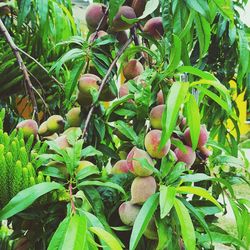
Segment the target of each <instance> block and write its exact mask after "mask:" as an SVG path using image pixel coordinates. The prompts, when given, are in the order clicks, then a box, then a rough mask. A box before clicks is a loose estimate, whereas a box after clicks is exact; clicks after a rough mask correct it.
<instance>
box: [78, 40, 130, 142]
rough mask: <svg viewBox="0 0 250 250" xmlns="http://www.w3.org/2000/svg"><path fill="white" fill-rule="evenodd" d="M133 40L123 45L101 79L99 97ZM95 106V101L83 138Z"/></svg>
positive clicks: (86, 122) (88, 116) (87, 119)
mask: <svg viewBox="0 0 250 250" xmlns="http://www.w3.org/2000/svg"><path fill="white" fill-rule="evenodd" d="M132 40H133V39H132V37H130V38H129V39H128V40H127V42H126V43H125V44H124V45H123V47H122V48H121V49H120V50H119V51H118V52H117V54H116V57H115V58H114V60H113V62H112V63H111V65H110V66H109V69H108V71H107V73H106V75H105V76H104V78H103V79H102V81H101V85H100V88H99V90H98V94H97V99H99V96H100V94H101V92H102V90H103V88H104V86H105V84H106V83H107V81H108V79H109V76H110V74H111V73H112V70H113V68H114V67H115V65H116V63H117V61H118V59H119V58H120V56H121V55H122V53H123V52H124V51H125V50H126V48H127V47H128V46H129V44H130V43H131V42H132ZM94 108H95V103H93V104H92V105H91V108H90V110H89V113H88V115H87V118H86V121H85V125H84V128H83V132H82V138H85V135H86V133H87V129H88V125H89V122H90V119H91V116H92V114H93V111H94Z"/></svg>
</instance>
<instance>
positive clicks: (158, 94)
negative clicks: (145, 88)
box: [157, 90, 164, 105]
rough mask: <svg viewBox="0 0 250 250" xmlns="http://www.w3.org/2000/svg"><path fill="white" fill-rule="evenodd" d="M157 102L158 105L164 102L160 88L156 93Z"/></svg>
mask: <svg viewBox="0 0 250 250" xmlns="http://www.w3.org/2000/svg"><path fill="white" fill-rule="evenodd" d="M157 103H158V105H161V104H164V97H163V92H162V90H160V91H159V92H158V93H157Z"/></svg>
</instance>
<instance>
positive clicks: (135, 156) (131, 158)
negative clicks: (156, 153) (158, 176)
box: [127, 147, 154, 176]
mask: <svg viewBox="0 0 250 250" xmlns="http://www.w3.org/2000/svg"><path fill="white" fill-rule="evenodd" d="M139 160H146V161H147V162H148V164H150V165H151V166H154V163H153V160H152V159H151V157H150V156H149V155H148V153H147V152H146V151H144V150H142V149H139V148H137V147H133V148H132V149H131V151H130V152H129V154H128V156H127V163H128V169H129V171H130V172H131V173H133V174H134V175H137V176H149V175H151V174H152V173H153V171H152V170H150V169H148V168H146V167H144V166H143V165H142V163H141V162H140V161H139Z"/></svg>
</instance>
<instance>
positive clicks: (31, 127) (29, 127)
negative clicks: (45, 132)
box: [16, 119, 38, 139]
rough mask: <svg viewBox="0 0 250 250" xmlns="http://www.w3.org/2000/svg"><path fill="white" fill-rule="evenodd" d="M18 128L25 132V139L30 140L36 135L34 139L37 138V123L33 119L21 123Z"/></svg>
mask: <svg viewBox="0 0 250 250" xmlns="http://www.w3.org/2000/svg"><path fill="white" fill-rule="evenodd" d="M16 128H17V130H19V129H21V130H22V131H23V136H24V138H25V139H27V138H29V137H30V136H31V135H34V137H36V136H37V134H38V125H37V122H36V121H34V120H32V119H28V120H24V121H21V122H19V123H18V124H17V126H16Z"/></svg>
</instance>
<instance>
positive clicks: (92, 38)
mask: <svg viewBox="0 0 250 250" xmlns="http://www.w3.org/2000/svg"><path fill="white" fill-rule="evenodd" d="M107 35H108V33H107V32H105V31H103V30H99V31H98V32H97V33H96V32H94V33H92V34H91V35H90V36H89V42H94V41H95V40H96V39H99V38H101V37H104V36H107Z"/></svg>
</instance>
